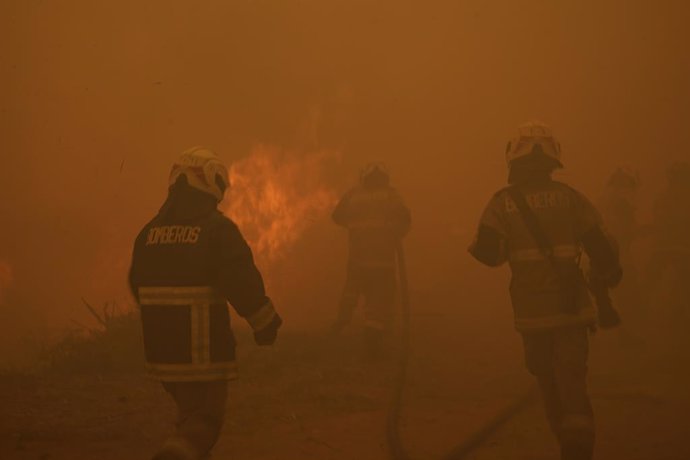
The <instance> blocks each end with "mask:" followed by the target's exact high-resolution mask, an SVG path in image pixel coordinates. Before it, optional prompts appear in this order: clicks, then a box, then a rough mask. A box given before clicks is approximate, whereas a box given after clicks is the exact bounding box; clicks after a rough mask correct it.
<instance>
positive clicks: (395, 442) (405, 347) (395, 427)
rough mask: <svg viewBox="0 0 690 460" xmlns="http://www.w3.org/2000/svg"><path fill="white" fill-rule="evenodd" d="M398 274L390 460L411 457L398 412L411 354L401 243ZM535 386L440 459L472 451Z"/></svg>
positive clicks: (528, 400)
mask: <svg viewBox="0 0 690 460" xmlns="http://www.w3.org/2000/svg"><path fill="white" fill-rule="evenodd" d="M397 258H398V277H399V279H400V303H401V309H402V312H401V313H402V315H401V316H402V327H401V344H400V356H399V360H398V367H397V370H396V376H395V382H394V387H393V397H392V398H391V406H390V409H389V411H388V418H387V420H386V439H387V441H388V450H389V453H390V458H391V459H392V460H411V458H410V456H409V455H408V453H407V451H406V450H405V447H404V446H403V444H402V440H401V438H400V412H401V410H402V402H403V390H404V388H405V382H406V380H407V366H408V362H409V356H410V292H409V284H408V279H407V266H406V264H405V252H404V250H403V247H402V244H399V245H398V248H397ZM536 395H537V391H536V389H534V388H533V389H531V390H529V391H528V392H526V393H525V394H524V395H522V396H521V397H520V398H518V399H516V400H515V401H513V402H512V403H511V404H510V405H509V406H508V407H506V408H505V409H503V410H502V411H501V412H499V413H498V414H496V416H494V418H493V419H491V420H490V421H489V422H488V423H487V424H485V425H484V426H482V427H481V428H480V429H479V430H478V431H477V432H476V433H474V434H473V435H471V436H470V437H468V438H466V439H465V440H464V441H463V442H462V443H460V444H458V445H457V446H456V447H455V448H453V449H452V450H451V451H450V452H449V453H448V454H447V455H445V456H444V457H443V460H462V459H465V458H467V455H469V454H470V453H471V452H473V451H475V450H476V449H477V448H478V447H480V446H481V445H482V444H483V443H484V442H485V441H486V440H487V439H488V438H490V437H491V436H492V435H493V434H494V433H496V431H498V429H499V428H501V427H502V426H503V425H505V424H506V423H507V422H508V421H510V420H511V419H512V418H513V417H515V416H516V415H517V414H519V413H520V412H521V411H522V410H524V409H526V408H527V407H528V406H530V405H531V404H532V403H533V402H534V400H535V399H536Z"/></svg>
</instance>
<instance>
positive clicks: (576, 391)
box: [523, 326, 594, 460]
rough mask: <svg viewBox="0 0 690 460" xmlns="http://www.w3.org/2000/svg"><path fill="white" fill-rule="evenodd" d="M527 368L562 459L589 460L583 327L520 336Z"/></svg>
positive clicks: (590, 427)
mask: <svg viewBox="0 0 690 460" xmlns="http://www.w3.org/2000/svg"><path fill="white" fill-rule="evenodd" d="M523 342H524V346H525V359H526V363H527V368H528V369H529V371H530V373H531V374H533V375H534V376H535V377H536V378H537V381H538V382H539V388H540V390H541V394H542V399H543V402H544V407H545V409H546V416H547V418H548V420H549V423H550V425H551V429H552V430H553V432H554V434H555V435H556V437H557V438H558V441H559V443H560V445H561V458H562V459H563V460H589V459H591V458H592V455H593V449H594V417H593V412H592V405H591V402H590V399H589V394H588V392H587V357H588V353H589V342H588V330H587V328H586V327H583V326H578V327H567V328H562V329H555V330H549V331H543V332H542V331H540V332H530V333H523Z"/></svg>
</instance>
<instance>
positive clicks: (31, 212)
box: [0, 0, 690, 343]
mask: <svg viewBox="0 0 690 460" xmlns="http://www.w3.org/2000/svg"><path fill="white" fill-rule="evenodd" d="M689 10H690V7H688V6H687V3H686V2H682V1H671V0H662V1H656V2H629V1H622V0H621V1H618V0H606V1H596V2H595V1H581V2H551V1H546V0H530V1H521V2H515V1H509V0H500V1H498V0H496V1H483V0H482V1H480V0H472V1H450V0H448V1H428V2H413V1H392V0H386V1H354V0H330V1H323V0H304V1H269V0H264V1H260V0H257V1H233V2H227V1H220V0H216V1H203V2H184V1H160V0H158V1H147V2H140V1H132V0H123V1H118V2H109V1H101V0H99V1H87V0H73V1H66V2H57V1H52V2H51V1H39V0H31V1H19V0H9V1H4V2H2V4H1V5H0V22H1V24H2V27H1V28H0V30H1V31H0V34H1V39H2V43H3V45H4V46H3V53H2V56H3V57H2V59H1V60H0V69H1V71H0V75H1V76H0V78H1V79H2V85H1V86H0V88H1V89H0V91H2V98H0V120H1V121H0V127H1V128H0V129H2V134H1V135H0V152H1V155H2V167H0V196H1V197H2V199H1V200H0V219H1V221H2V226H1V227H0V232H1V234H0V302H2V307H1V308H2V310H0V315H1V316H0V320H1V321H2V324H3V334H2V335H3V336H4V338H3V342H5V343H9V342H8V341H11V340H15V339H18V338H21V337H24V336H27V335H34V336H38V335H41V334H43V333H45V332H46V331H56V330H60V329H61V328H64V327H67V326H69V325H70V320H72V319H74V320H79V321H85V320H88V319H89V317H88V313H87V312H86V311H85V309H84V308H83V306H82V304H81V301H80V298H81V297H85V298H87V299H89V300H90V301H91V302H92V303H95V304H100V303H102V302H105V301H118V302H121V303H122V304H123V305H126V304H127V302H128V297H127V289H126V285H125V275H126V271H127V267H128V264H129V257H130V250H131V243H132V241H133V238H134V236H135V234H136V233H137V231H138V230H139V228H140V227H141V226H142V225H143V224H144V223H145V222H146V221H147V220H148V219H149V218H150V217H152V216H153V214H154V213H155V211H156V210H157V208H158V206H159V205H160V204H161V202H162V200H163V198H164V196H165V193H166V186H167V183H166V179H167V173H168V170H169V167H170V163H171V161H172V160H173V159H174V158H175V156H176V155H177V154H178V153H179V152H181V151H182V150H184V149H186V148H188V147H190V146H192V145H199V144H201V145H206V146H208V147H210V148H212V149H214V150H215V151H217V152H218V153H219V155H220V156H221V157H222V158H224V159H225V160H227V161H228V162H232V161H238V160H242V159H245V158H247V157H248V156H249V155H250V154H251V153H252V151H253V150H254V149H255V148H256V146H257V145H270V146H275V148H287V149H293V150H294V151H309V152H313V151H334V152H338V153H339V155H340V157H339V158H341V160H340V162H339V163H338V164H337V165H330V166H329V168H328V170H327V171H323V174H324V175H325V176H324V177H327V178H328V181H329V187H330V188H331V189H332V191H333V193H340V192H341V191H343V190H344V189H345V188H346V187H347V186H349V185H350V184H351V183H353V182H354V181H355V180H356V178H357V171H358V169H359V168H360V167H361V166H362V164H363V163H365V162H366V161H367V160H368V159H371V158H380V159H383V160H385V161H386V162H387V163H388V165H389V167H390V169H391V172H392V177H393V182H394V184H395V185H396V186H397V187H398V188H399V190H400V191H401V192H402V193H403V195H404V196H405V197H406V198H407V201H408V204H409V205H410V207H411V209H412V211H413V219H414V225H413V232H412V234H411V235H410V238H409V240H408V252H409V265H410V271H411V275H410V277H411V279H413V280H414V283H415V284H414V289H416V290H418V291H425V290H433V289H437V288H438V286H441V285H456V286H458V288H459V289H464V290H466V292H467V293H468V296H465V297H464V298H465V299H470V300H471V299H479V298H481V299H482V300H483V301H488V300H491V299H499V300H501V302H502V307H501V308H502V311H503V313H504V314H505V318H506V319H505V321H506V323H507V322H508V321H509V318H508V316H509V315H508V314H507V308H508V307H507V295H506V294H505V293H504V292H503V291H504V288H503V286H504V285H503V284H499V283H503V282H504V281H505V279H504V277H498V278H501V279H500V280H497V279H496V278H497V277H496V276H495V274H493V273H492V274H489V273H488V272H487V271H486V270H482V269H479V268H477V267H476V266H475V265H474V264H472V263H471V262H470V261H469V260H468V256H467V255H466V251H465V249H466V247H467V245H468V243H469V242H470V240H471V239H472V236H473V233H474V226H475V225H476V220H477V218H478V215H479V212H480V211H481V209H482V207H483V206H484V205H485V203H486V201H487V200H488V198H489V197H490V195H491V193H492V192H493V191H495V190H496V189H498V188H499V187H501V186H502V185H503V184H504V183H505V177H506V171H505V169H506V168H505V164H504V160H503V152H504V148H505V145H506V142H507V140H508V139H509V138H510V137H511V136H513V135H514V132H515V129H516V126H517V125H518V124H520V123H522V122H524V121H526V120H529V119H539V120H542V121H544V122H547V123H549V124H551V125H552V126H553V128H554V131H555V133H556V135H557V136H558V138H559V140H560V142H561V144H562V148H563V155H564V162H565V164H566V169H565V171H564V172H563V174H562V176H561V177H562V178H563V179H564V180H566V181H568V182H571V183H573V184H576V185H578V186H579V187H580V188H582V189H583V190H584V191H585V192H587V193H588V194H589V195H590V196H591V197H592V198H593V199H594V198H596V196H597V195H598V194H599V193H600V192H601V189H602V187H603V184H604V182H605V180H606V177H607V176H608V174H610V172H611V171H612V170H613V169H615V168H616V167H617V166H619V165H626V166H630V167H632V168H634V169H637V170H639V171H640V174H641V177H642V183H643V190H642V193H643V197H644V199H643V202H642V205H641V212H642V215H643V216H644V215H647V214H648V212H649V202H650V201H651V197H653V195H654V194H655V193H656V192H657V191H658V190H659V189H660V187H661V185H662V181H663V179H664V177H663V174H664V169H665V167H666V166H667V165H668V163H669V162H671V161H672V160H677V159H688V158H690V130H688V126H689V123H690V53H688V49H687V44H688V43H690V31H689V30H688V28H687V24H688V19H689V18H690V16H689ZM310 218H312V219H314V224H313V226H311V227H310V229H307V230H305V233H304V235H303V236H302V238H301V239H300V241H297V242H295V245H294V247H292V249H291V251H290V252H289V253H288V254H287V255H286V256H285V260H283V262H282V264H283V265H284V266H285V267H286V268H285V269H284V270H282V271H280V270H278V269H275V270H274V271H275V272H276V273H277V274H276V275H275V276H276V277H277V278H279V279H280V284H281V286H282V288H281V289H282V291H283V293H282V294H281V295H282V296H283V297H284V299H285V303H287V304H288V305H285V306H284V310H285V311H286V312H288V313H287V314H288V316H290V317H291V323H292V325H293V326H291V327H295V326H294V325H296V324H297V325H298V324H300V322H303V323H304V324H306V323H307V322H308V323H309V324H320V323H324V322H325V321H327V319H328V318H330V315H332V312H333V309H334V306H335V304H336V300H337V295H338V291H339V289H340V283H341V282H342V280H341V278H342V275H343V271H344V267H343V264H344V257H345V236H344V234H342V233H341V232H340V231H339V230H338V229H337V228H335V226H333V225H331V224H330V223H329V222H328V212H327V211H323V212H322V213H321V214H319V215H318V216H312V217H310ZM291 277H292V278H291ZM478 281H481V283H483V284H481V283H478ZM312 285H316V286H313V288H312ZM290 286H293V291H292V292H288V291H290ZM471 286H476V287H471ZM479 286H484V287H483V288H482V289H483V290H486V286H496V287H498V286H501V287H502V290H501V291H500V294H486V292H483V293H482V292H479V291H480V288H479ZM269 288H270V286H269ZM494 291H497V290H494ZM308 292H311V293H310V294H306V293H308ZM306 299H311V300H312V303H311V304H309V305H307V302H306ZM314 303H317V304H318V305H316V306H314ZM454 308H475V306H474V305H461V304H460V303H458V304H457V305H456V306H455V307H454ZM314 315H315V316H316V318H314Z"/></svg>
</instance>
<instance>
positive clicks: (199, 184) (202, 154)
mask: <svg viewBox="0 0 690 460" xmlns="http://www.w3.org/2000/svg"><path fill="white" fill-rule="evenodd" d="M183 175H184V176H185V177H186V178H187V183H188V184H189V185H190V186H192V187H194V188H196V189H198V190H201V191H202V192H205V193H208V194H210V195H213V196H214V197H216V200H218V202H220V201H221V200H222V199H223V195H224V194H225V190H226V189H227V188H228V187H229V186H230V180H229V179H228V170H227V168H226V167H225V165H224V164H223V162H222V161H220V158H218V156H216V154H215V153H213V152H212V151H211V150H208V149H206V148H204V147H192V148H191V149H189V150H186V151H185V152H184V153H183V154H182V155H180V157H179V158H178V159H177V160H176V161H175V163H173V166H172V169H171V170H170V178H169V180H168V184H169V185H170V186H172V185H173V184H174V183H175V182H177V179H178V178H179V177H180V176H183Z"/></svg>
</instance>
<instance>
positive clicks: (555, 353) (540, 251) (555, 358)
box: [470, 123, 621, 460]
mask: <svg viewBox="0 0 690 460" xmlns="http://www.w3.org/2000/svg"><path fill="white" fill-rule="evenodd" d="M507 161H508V165H509V170H510V173H509V179H508V181H509V184H510V186H509V187H507V188H505V189H503V190H500V191H499V192H497V193H496V194H495V195H494V196H493V198H492V199H491V201H490V202H489V204H488V206H487V207H486V210H485V211H484V214H483V215H482V218H481V221H480V224H479V230H478V234H477V237H476V239H475V242H474V243H473V245H472V246H471V247H470V252H471V254H472V255H473V256H474V257H475V258H476V259H477V260H479V261H480V262H482V263H484V264H486V265H488V266H499V265H501V264H503V263H505V262H508V263H509V265H510V268H511V271H512V281H511V283H510V294H511V298H512V304H513V310H514V316H515V326H516V329H517V330H518V331H519V332H520V333H521V334H522V337H523V342H524V348H525V357H526V364H527V368H528V370H529V371H530V373H532V374H533V375H534V376H535V377H536V378H537V381H538V383H539V387H540V390H541V393H542V396H543V400H544V405H545V408H546V414H547V417H548V420H549V422H550V425H551V428H552V430H553V432H554V433H555V435H556V437H557V439H558V441H559V443H560V446H561V458H562V459H563V460H589V459H591V458H592V455H593V449H594V419H593V413H592V407H591V404H590V399H589V396H588V393H587V386H586V374H587V355H588V330H589V329H590V328H591V327H593V326H594V323H595V321H596V312H595V309H594V307H593V304H592V301H591V299H590V297H589V294H588V292H587V287H586V282H585V280H584V277H583V276H582V272H581V271H580V269H579V266H578V259H579V255H580V252H581V248H583V249H584V251H585V252H586V253H587V255H588V256H589V258H590V259H591V263H592V264H593V265H594V266H596V267H597V271H598V273H599V276H601V277H603V279H604V280H605V282H606V283H607V286H609V287H612V286H614V285H616V284H617V283H618V282H619V281H620V278H621V269H620V264H619V261H618V257H617V255H616V251H615V248H614V247H613V246H612V244H611V241H610V239H609V238H608V237H607V235H606V234H605V233H604V231H603V229H602V222H601V219H600V217H599V214H598V212H597V211H596V210H595V209H594V207H593V206H592V204H591V203H590V202H589V200H587V199H586V198H585V197H584V196H583V195H582V194H581V193H579V192H578V191H576V190H574V189H573V188H571V187H569V186H567V185H565V184H563V183H560V182H556V181H554V180H552V178H551V175H552V172H553V171H554V170H556V169H557V168H560V167H562V164H561V161H560V145H559V144H558V143H557V142H556V141H555V139H554V138H553V136H552V134H551V130H550V129H549V128H548V127H547V126H545V125H543V124H541V123H528V124H526V125H524V126H522V127H520V129H519V135H518V137H517V138H516V139H514V140H513V141H512V142H511V143H509V144H508V148H507ZM529 215H531V217H532V218H533V219H530V216H529ZM530 221H531V222H530ZM537 226H538V228H539V229H541V235H538V233H539V232H538V231H537V230H535V227H537ZM540 236H541V237H540ZM547 239H548V243H545V241H544V240H547Z"/></svg>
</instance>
